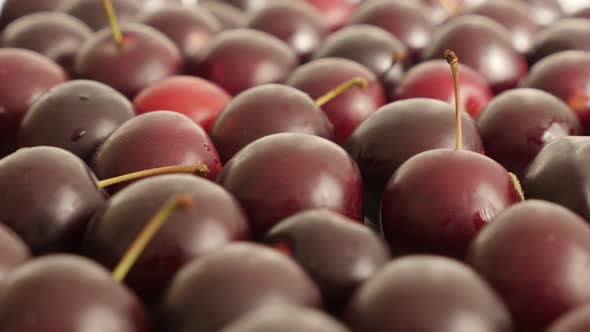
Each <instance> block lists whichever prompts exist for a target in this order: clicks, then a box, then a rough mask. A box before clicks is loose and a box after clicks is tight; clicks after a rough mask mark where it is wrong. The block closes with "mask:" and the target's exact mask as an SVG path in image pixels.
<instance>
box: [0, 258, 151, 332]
mask: <svg viewBox="0 0 590 332" xmlns="http://www.w3.org/2000/svg"><path fill="white" fill-rule="evenodd" d="M23 313H26V314H23ZM150 325H151V323H150V321H149V317H148V314H147V312H146V310H145V309H144V308H143V306H142V305H141V303H140V302H139V301H138V300H137V298H136V297H135V296H134V295H133V293H131V292H130V291H129V290H128V289H127V288H125V287H124V286H121V285H120V284H118V283H117V282H115V281H114V280H113V278H112V277H111V276H110V275H109V272H108V271H106V270H105V269H103V268H101V267H100V266H99V265H98V264H96V263H94V262H92V261H90V260H88V259H86V258H83V257H79V256H73V255H63V254H62V255H49V256H44V257H42V258H37V259H35V260H33V261H31V262H29V263H27V264H24V265H21V266H20V267H19V268H17V269H16V270H14V271H13V272H12V273H11V274H10V275H9V276H8V277H7V278H6V283H5V284H4V287H3V292H2V297H0V326H2V329H3V330H5V331H20V332H33V331H47V332H76V331H84V330H92V329H98V330H104V331H106V330H108V331H112V332H148V331H150V330H151V329H150Z"/></svg>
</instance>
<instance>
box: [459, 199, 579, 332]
mask: <svg viewBox="0 0 590 332" xmlns="http://www.w3.org/2000/svg"><path fill="white" fill-rule="evenodd" d="M588 260H590V228H589V227H588V225H587V224H586V223H585V222H584V220H583V219H582V218H580V217H579V216H577V215H576V214H574V213H572V212H571V211H569V210H567V209H566V208H564V207H561V206H559V205H557V204H552V203H548V202H544V201H537V200H528V201H526V202H524V203H521V204H518V205H515V206H513V207H511V208H509V209H507V210H506V211H504V212H503V213H502V214H500V215H498V217H497V218H495V219H494V222H493V223H491V224H490V225H489V226H487V227H486V228H484V229H483V231H482V232H481V233H480V234H479V235H478V237H477V238H476V239H475V241H474V242H473V244H472V246H471V248H470V250H469V255H468V257H467V261H468V262H469V264H470V265H471V266H473V268H474V269H475V270H476V271H477V272H478V273H479V274H480V275H481V276H482V277H483V278H484V279H486V281H487V282H488V283H489V284H490V285H491V286H492V287H493V288H494V289H495V290H496V292H497V293H498V294H499V295H500V296H501V297H502V299H503V300H504V302H505V303H506V305H507V306H508V309H509V310H510V312H511V314H512V317H513V319H514V323H515V328H516V330H517V331H529V332H540V331H546V330H545V329H546V328H547V326H548V325H549V324H551V322H553V321H554V320H556V319H557V318H559V317H560V316H561V315H563V314H565V313H566V312H568V311H569V310H571V309H573V308H575V307H577V306H579V305H581V304H583V303H586V302H588V299H589V298H590V290H588V288H587V287H586V281H587V278H586V276H587V274H588V273H589V269H590V267H589V266H588V264H586V262H587V261H588Z"/></svg>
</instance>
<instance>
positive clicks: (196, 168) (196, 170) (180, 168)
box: [96, 164, 209, 188]
mask: <svg viewBox="0 0 590 332" xmlns="http://www.w3.org/2000/svg"><path fill="white" fill-rule="evenodd" d="M169 173H190V174H196V175H198V176H207V175H209V167H207V165H205V164H196V165H176V166H165V167H158V168H152V169H146V170H143V171H139V172H134V173H129V174H125V175H121V176H116V177H114V178H110V179H105V180H100V181H97V182H96V186H97V187H99V188H106V187H109V186H112V185H115V184H118V183H121V182H127V181H132V180H137V179H141V178H145V177H148V176H153V175H160V174H169Z"/></svg>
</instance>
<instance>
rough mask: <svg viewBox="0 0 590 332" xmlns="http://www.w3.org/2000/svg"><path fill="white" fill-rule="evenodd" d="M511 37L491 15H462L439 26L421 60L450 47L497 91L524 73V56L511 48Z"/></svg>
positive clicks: (514, 82) (512, 86)
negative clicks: (489, 16)
mask: <svg viewBox="0 0 590 332" xmlns="http://www.w3.org/2000/svg"><path fill="white" fill-rule="evenodd" d="M510 36H511V34H510V32H509V31H508V30H507V29H506V28H504V27H503V26H502V25H500V23H497V22H496V21H494V20H492V19H490V18H487V17H485V16H480V15H462V16H459V17H457V18H455V19H453V20H451V21H449V22H447V23H445V24H444V25H442V26H441V27H440V29H439V30H438V33H437V34H435V36H434V38H433V41H432V43H430V45H429V46H428V47H427V48H425V49H424V52H423V54H422V56H423V59H424V60H429V59H436V58H440V57H441V56H442V54H443V52H444V51H445V50H447V49H449V50H453V51H454V52H455V53H456V54H457V55H458V56H459V58H460V59H461V62H462V63H463V64H464V65H467V66H469V67H471V68H472V69H474V70H475V71H477V72H478V73H480V74H481V75H482V76H483V77H484V78H485V79H486V80H487V81H488V84H489V85H490V86H491V87H492V90H493V91H494V93H496V94H497V93H500V92H502V91H504V90H507V89H511V88H514V87H516V86H517V84H518V82H519V81H520V80H521V78H522V77H523V76H524V75H526V73H527V62H526V59H525V57H524V56H523V55H521V54H520V53H518V51H517V50H516V49H515V48H514V46H513V45H512V40H511V39H510Z"/></svg>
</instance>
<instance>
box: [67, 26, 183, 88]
mask: <svg viewBox="0 0 590 332" xmlns="http://www.w3.org/2000/svg"><path fill="white" fill-rule="evenodd" d="M121 32H122V34H123V45H122V46H121V47H120V48H119V47H118V46H117V44H116V43H115V42H114V41H113V36H112V32H111V30H110V28H105V29H103V30H100V31H99V32H97V33H96V34H95V35H94V36H93V37H92V38H90V39H89V40H88V41H86V43H84V45H82V48H81V49H80V51H79V53H78V55H77V57H76V63H75V71H76V74H77V75H78V76H79V77H81V78H86V79H91V80H95V81H99V82H101V83H104V84H107V85H109V86H111V87H113V88H114V89H115V90H117V91H119V92H121V93H122V94H124V95H125V96H127V97H128V98H133V97H134V96H135V95H136V94H137V93H138V92H139V91H141V90H142V89H143V88H145V87H146V86H148V85H150V84H153V83H155V82H158V81H160V80H162V79H164V78H166V77H169V76H173V75H176V74H179V73H180V72H181V71H182V67H183V61H182V57H181V55H180V51H179V50H178V48H177V47H176V45H174V43H173V42H172V41H171V40H170V39H168V37H166V36H165V35H163V34H162V33H161V32H159V31H157V30H155V29H154V28H151V27H148V26H146V25H141V24H126V25H122V26H121Z"/></svg>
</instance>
